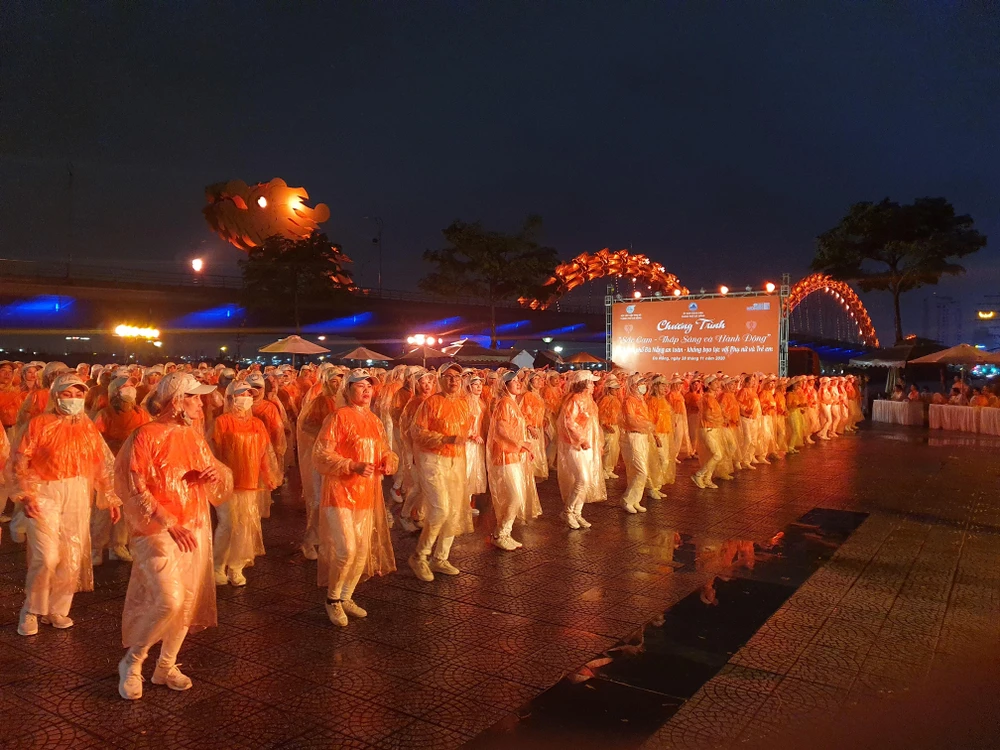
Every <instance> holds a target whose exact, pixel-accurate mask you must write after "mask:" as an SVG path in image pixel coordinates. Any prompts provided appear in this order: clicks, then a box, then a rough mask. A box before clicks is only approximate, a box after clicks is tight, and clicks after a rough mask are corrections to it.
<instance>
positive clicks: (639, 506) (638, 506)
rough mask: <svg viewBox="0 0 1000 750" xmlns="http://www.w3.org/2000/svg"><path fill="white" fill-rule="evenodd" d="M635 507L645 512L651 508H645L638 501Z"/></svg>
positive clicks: (640, 511)
mask: <svg viewBox="0 0 1000 750" xmlns="http://www.w3.org/2000/svg"><path fill="white" fill-rule="evenodd" d="M633 507H634V508H635V509H636V510H637V511H638V512H639V513H645V512H646V511H647V510H649V508H643V507H642V506H641V505H639V504H638V503H636V504H635V505H634V506H633Z"/></svg>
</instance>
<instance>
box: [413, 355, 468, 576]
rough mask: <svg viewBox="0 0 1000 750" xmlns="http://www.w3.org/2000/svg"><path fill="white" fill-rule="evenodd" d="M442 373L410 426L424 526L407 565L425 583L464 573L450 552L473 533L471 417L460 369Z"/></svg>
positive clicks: (451, 367)
mask: <svg viewBox="0 0 1000 750" xmlns="http://www.w3.org/2000/svg"><path fill="white" fill-rule="evenodd" d="M439 375H440V380H441V392H440V393H435V394H433V395H432V396H429V397H428V398H427V400H426V401H424V402H423V403H422V404H421V405H420V408H419V409H418V410H417V413H416V416H415V417H414V419H413V427H412V428H411V434H412V439H413V446H414V454H415V458H416V472H417V475H418V477H419V480H420V490H421V499H420V502H421V504H422V506H423V509H424V525H423V528H422V529H421V530H420V539H419V541H418V542H417V549H416V551H415V552H414V553H413V555H412V556H411V557H410V559H409V564H410V568H411V569H412V570H413V572H414V574H415V575H416V576H417V578H419V579H420V580H421V581H433V580H434V573H443V574H444V575H458V574H459V573H461V571H460V570H459V569H458V568H456V567H455V566H454V565H452V564H451V562H449V560H448V556H449V554H450V553H451V545H452V542H453V541H454V540H455V537H456V536H458V535H459V534H468V533H470V532H471V531H472V508H471V507H470V506H469V503H468V495H466V487H467V486H468V472H467V470H466V467H465V447H466V444H467V443H468V442H469V440H470V438H471V436H472V428H473V417H472V413H471V410H470V408H469V400H468V398H466V396H465V394H464V393H462V368H461V367H460V366H459V365H454V364H452V365H443V366H442V368H441V370H440V371H439ZM432 553H433V557H432V558H431V560H430V562H429V563H428V558H429V557H431V555H432Z"/></svg>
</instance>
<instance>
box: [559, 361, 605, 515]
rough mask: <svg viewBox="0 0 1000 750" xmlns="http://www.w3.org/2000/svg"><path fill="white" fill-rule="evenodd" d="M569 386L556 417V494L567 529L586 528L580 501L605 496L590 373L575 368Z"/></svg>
mask: <svg viewBox="0 0 1000 750" xmlns="http://www.w3.org/2000/svg"><path fill="white" fill-rule="evenodd" d="M569 387H570V390H569V395H568V396H566V398H565V400H564V401H563V403H562V408H561V409H560V411H559V415H558V418H557V420H556V422H557V463H558V470H559V494H560V496H561V497H562V501H563V508H564V513H565V518H566V524H567V525H568V526H569V527H570V528H571V529H589V528H590V527H591V523H590V521H588V520H587V519H585V518H584V517H583V506H584V504H586V503H599V502H603V501H604V500H607V499H608V488H607V485H606V484H605V483H604V478H603V467H602V465H601V455H602V453H603V451H604V435H603V433H602V432H601V425H600V420H598V418H597V404H595V403H594V398H593V395H592V394H593V392H594V374H593V373H592V372H590V371H589V370H576V371H575V372H573V373H572V374H571V375H570V376H569Z"/></svg>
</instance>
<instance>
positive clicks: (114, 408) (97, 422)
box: [90, 378, 150, 567]
mask: <svg viewBox="0 0 1000 750" xmlns="http://www.w3.org/2000/svg"><path fill="white" fill-rule="evenodd" d="M137 398H138V394H137V392H136V388H135V386H133V385H132V381H131V380H129V379H128V378H115V379H114V380H112V381H111V384H110V385H109V386H108V400H109V403H108V405H107V406H106V407H105V408H103V409H101V411H100V412H99V413H98V414H97V416H96V417H95V418H94V426H95V427H97V431H98V432H99V433H101V436H102V437H103V438H104V442H106V443H107V444H108V448H109V449H110V451H111V453H112V454H114V455H115V456H117V455H118V453H119V451H121V449H122V445H124V444H125V441H126V440H127V439H128V436H129V435H131V434H132V433H133V432H134V431H135V430H136V429H137V428H139V427H141V426H142V425H144V424H146V422H148V421H149V420H150V416H149V413H148V412H147V411H146V410H145V409H143V408H142V407H141V406H136V399H137ZM126 545H128V524H127V523H126V522H125V521H124V520H123V519H119V520H118V521H117V522H116V523H111V518H110V516H109V515H108V512H107V511H106V510H95V511H94V512H93V513H92V514H91V516H90V554H91V558H92V560H91V562H92V564H93V565H94V566H95V567H96V566H98V565H100V564H101V563H103V562H104V550H105V549H107V548H108V547H110V550H109V552H108V558H109V559H111V560H122V561H124V562H132V554H131V553H130V552H129V551H128V547H127V546H126Z"/></svg>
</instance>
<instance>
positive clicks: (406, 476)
mask: <svg viewBox="0 0 1000 750" xmlns="http://www.w3.org/2000/svg"><path fill="white" fill-rule="evenodd" d="M436 388H437V378H436V377H435V374H434V373H433V372H428V371H426V370H424V369H423V368H416V369H414V370H412V371H411V375H410V386H409V388H401V389H400V391H399V392H400V393H403V392H409V393H410V396H409V397H408V398H407V400H406V406H404V407H403V410H402V412H400V415H399V419H398V423H399V449H400V453H399V455H400V466H401V467H402V471H401V472H399V473H401V474H402V475H403V482H402V490H403V493H404V495H405V497H404V500H403V507H402V508H401V509H400V511H399V525H400V526H402V527H403V529H404V530H405V531H409V532H410V533H413V532H414V531H416V530H417V529H418V528H420V526H419V524H420V523H422V520H423V517H424V508H423V502H422V497H423V494H422V485H421V482H420V467H419V466H418V465H417V456H416V450H415V449H414V445H413V420H414V419H415V418H416V416H417V411H418V410H419V409H420V407H421V406H422V405H423V403H424V401H426V400H427V399H428V398H430V397H431V396H432V395H433V394H434V391H435V390H436ZM397 395H398V394H397Z"/></svg>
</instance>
